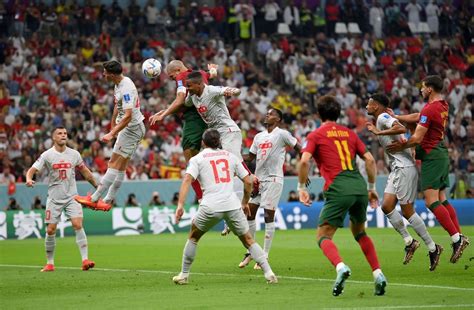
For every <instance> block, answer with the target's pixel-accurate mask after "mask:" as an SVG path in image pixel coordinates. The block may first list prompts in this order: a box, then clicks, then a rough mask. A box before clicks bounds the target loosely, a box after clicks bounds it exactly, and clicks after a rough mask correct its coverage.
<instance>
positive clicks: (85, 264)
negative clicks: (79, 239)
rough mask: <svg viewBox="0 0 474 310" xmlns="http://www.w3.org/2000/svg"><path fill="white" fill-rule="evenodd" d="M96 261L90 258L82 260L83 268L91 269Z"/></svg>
mask: <svg viewBox="0 0 474 310" xmlns="http://www.w3.org/2000/svg"><path fill="white" fill-rule="evenodd" d="M94 266H95V263H94V262H93V261H91V260H89V259H85V260H83V261H82V270H84V271H87V270H89V269H92V268H94Z"/></svg>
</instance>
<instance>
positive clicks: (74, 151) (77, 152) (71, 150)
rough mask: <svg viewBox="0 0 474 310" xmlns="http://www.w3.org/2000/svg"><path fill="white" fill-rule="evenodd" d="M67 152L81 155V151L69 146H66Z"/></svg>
mask: <svg viewBox="0 0 474 310" xmlns="http://www.w3.org/2000/svg"><path fill="white" fill-rule="evenodd" d="M66 152H67V153H68V154H71V155H79V156H81V153H79V151H77V150H75V149H73V148H70V147H69V146H66Z"/></svg>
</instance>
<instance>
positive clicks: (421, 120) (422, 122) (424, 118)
mask: <svg viewBox="0 0 474 310" xmlns="http://www.w3.org/2000/svg"><path fill="white" fill-rule="evenodd" d="M426 121H428V117H427V116H426V115H422V116H421V117H420V124H426Z"/></svg>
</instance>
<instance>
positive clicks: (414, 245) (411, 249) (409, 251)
mask: <svg viewBox="0 0 474 310" xmlns="http://www.w3.org/2000/svg"><path fill="white" fill-rule="evenodd" d="M419 247H420V242H419V241H418V240H415V239H413V240H412V241H411V243H410V244H409V245H407V246H406V247H405V258H404V259H403V265H406V264H408V263H409V262H410V261H411V259H412V258H413V254H415V251H416V249H418V248H419Z"/></svg>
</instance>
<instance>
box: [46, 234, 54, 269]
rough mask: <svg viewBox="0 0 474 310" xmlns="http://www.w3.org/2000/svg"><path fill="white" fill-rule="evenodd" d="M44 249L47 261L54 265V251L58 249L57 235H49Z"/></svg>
mask: <svg viewBox="0 0 474 310" xmlns="http://www.w3.org/2000/svg"><path fill="white" fill-rule="evenodd" d="M44 247H45V249H46V259H47V263H48V264H52V265H54V250H55V248H56V234H54V235H48V234H46V237H45V238H44Z"/></svg>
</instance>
